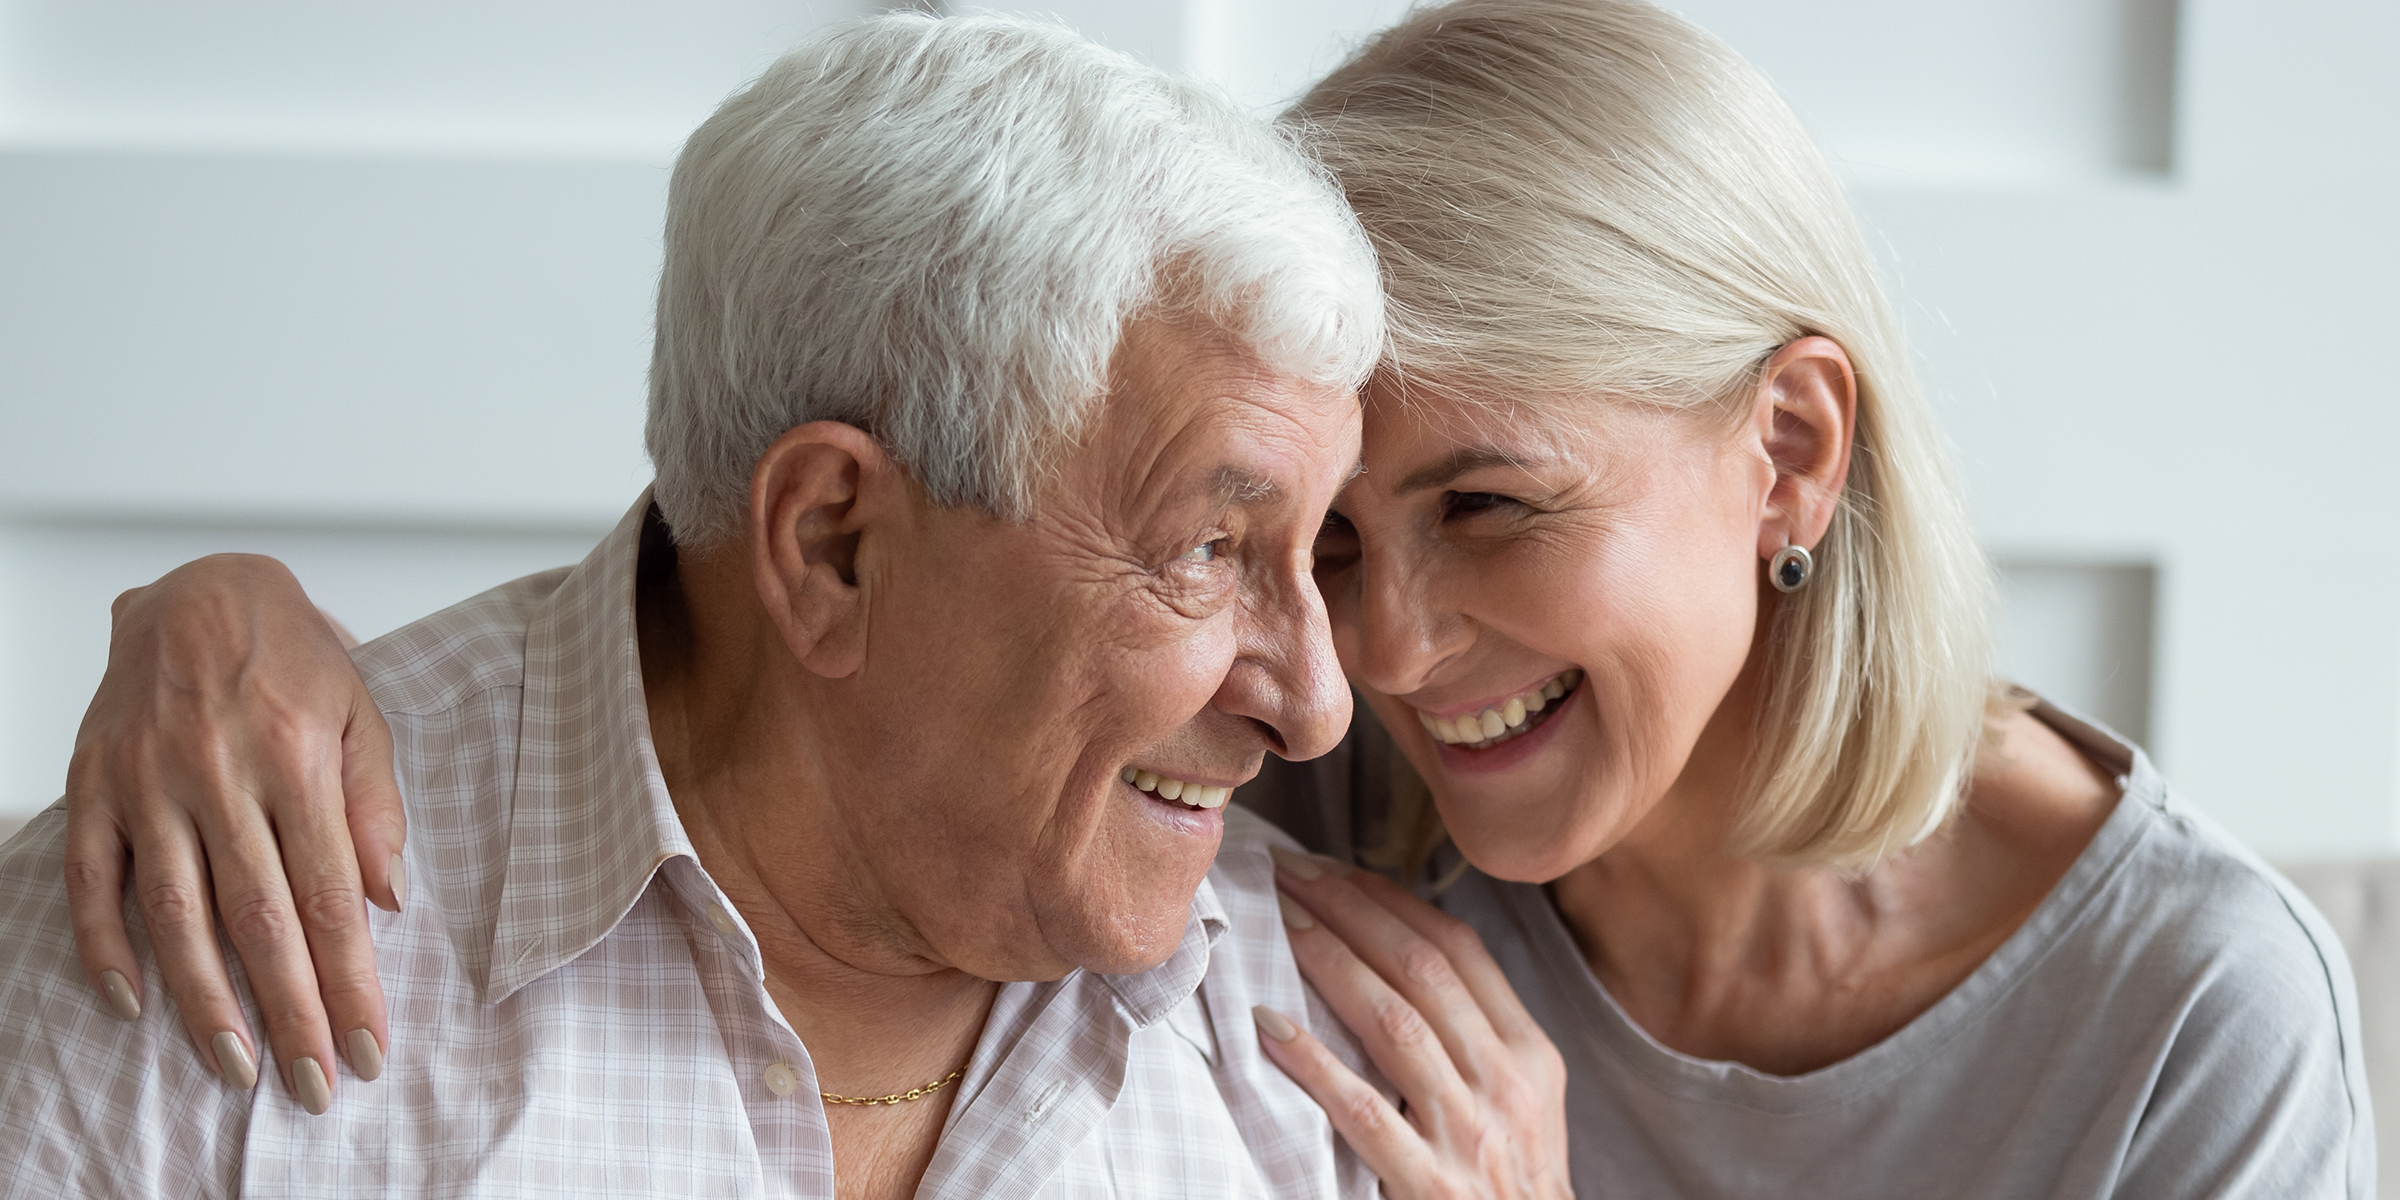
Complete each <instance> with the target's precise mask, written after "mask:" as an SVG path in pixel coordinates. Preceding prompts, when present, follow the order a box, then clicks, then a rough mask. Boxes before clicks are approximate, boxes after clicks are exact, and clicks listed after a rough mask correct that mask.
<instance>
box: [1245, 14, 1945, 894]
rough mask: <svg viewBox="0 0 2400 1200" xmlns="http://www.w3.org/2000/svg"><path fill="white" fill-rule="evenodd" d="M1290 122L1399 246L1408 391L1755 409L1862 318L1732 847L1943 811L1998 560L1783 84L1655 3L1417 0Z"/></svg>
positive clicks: (1899, 838) (1876, 837)
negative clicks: (1807, 575)
mask: <svg viewBox="0 0 2400 1200" xmlns="http://www.w3.org/2000/svg"><path fill="white" fill-rule="evenodd" d="M1285 120H1286V121H1287V122H1290V123H1292V124H1293V125H1295V126H1296V127H1298V128H1300V129H1302V130H1304V131H1305V134H1306V136H1307V139H1308V141H1309V142H1310V144H1311V146H1312V148H1313V149H1314V150H1315V151H1316V152H1317V153H1318V154H1319V155H1321V156H1322V158H1323V159H1324V161H1325V162H1326V163H1327V165H1329V166H1330V167H1331V168H1332V169H1333V171H1334V173H1335V175H1336V176H1337V177H1338V178H1339V180H1340V181H1341V184H1342V187H1343V189H1344V191H1345V192H1346V193H1347V194H1348V196H1349V200H1350V203H1351V205H1352V207H1353V208H1355V209H1356V210H1357V212H1358V214H1359V217H1360V219H1361V221H1362V222H1363V223H1364V224H1365V226H1366V228H1367V231H1368V234H1369V236H1370V237H1371V238H1372V239H1373V240H1374V243H1375V247H1376V250H1377V252H1378V253H1379V254H1380V256H1381V258H1382V266H1383V272H1384V287H1385V290H1386V293H1387V295H1388V297H1389V309H1388V313H1387V321H1388V323H1389V329H1390V337H1391V345H1390V349H1389V352H1388V356H1387V358H1386V360H1385V363H1384V366H1383V368H1382V370H1383V372H1384V380H1385V384H1386V386H1387V388H1388V390H1389V391H1390V392H1391V393H1392V394H1395V395H1398V396H1400V397H1402V399H1403V401H1404V402H1405V399H1406V397H1408V396H1409V395H1411V394H1416V395H1424V394H1428V393H1439V394H1448V395H1455V396H1469V397H1471V396H1475V395H1493V396H1506V397H1510V398H1512V399H1515V400H1518V401H1520V402H1528V398H1535V397H1554V398H1555V397H1590V398H1592V400H1593V402H1596V403H1608V402H1617V403H1636V404H1642V405H1647V406H1667V407H1671V408H1676V409H1688V410H1694V411H1697V412H1700V413H1707V414H1718V415H1724V416H1727V417H1732V416H1734V415H1735V414H1737V413H1738V412H1740V411H1746V409H1747V406H1748V404H1749V402H1750V399H1751V397H1752V396H1754V395H1755V389H1756V386H1757V384H1758V382H1759V372H1760V370H1761V368H1762V367H1763V366H1764V365H1765V363H1766V361H1767V360H1768V359H1769V358H1770V357H1771V356H1772V355H1773V354H1774V353H1775V352H1776V350H1778V349H1779V348H1781V347H1783V346H1784V345H1786V344H1788V343H1790V342H1792V341H1794V340H1795V339H1798V338H1801V337H1805V336H1808V335H1812V334H1816V335H1823V336H1825V337H1828V338H1831V339H1833V340H1834V341H1835V342H1838V343H1840V344H1841V346H1842V347H1843V348H1844V349H1845V350H1846V351H1847V352H1848V353H1849V355H1850V360H1851V362H1852V364H1853V366H1854V367H1855V369H1856V372H1857V380H1858V397H1857V431H1856V439H1855V444H1854V446H1853V449H1852V454H1851V462H1850V473H1849V478H1848V482H1847V486H1846V488H1845V490H1844V492H1843V494H1842V498H1841V501H1840V505H1839V507H1838V509H1837V511H1836V513H1835V515H1834V518H1833V524H1832V527H1831V528H1830V529H1829V530H1828V532H1827V533H1826V535H1825V537H1824V539H1823V540H1822V541H1821V542H1819V543H1818V544H1817V546H1816V547H1815V548H1814V550H1815V557H1816V569H1815V572H1814V575H1813V577H1812V578H1811V579H1810V580H1809V582H1808V584H1807V586H1806V587H1805V588H1803V589H1802V590H1801V591H1799V592H1797V593H1795V594H1792V595H1789V596H1786V597H1783V598H1782V599H1781V600H1780V601H1779V603H1778V607H1777V611H1776V613H1775V616H1774V619H1773V622H1772V625H1771V633H1770V634H1769V639H1770V640H1769V644H1768V645H1767V647H1766V648H1765V653H1766V654H1767V656H1768V659H1767V663H1766V674H1765V680H1764V695H1763V698H1762V701H1761V704H1760V709H1759V716H1758V727H1757V731H1756V736H1755V740H1754V742H1753V753H1752V761H1751V762H1750V764H1749V771H1750V775H1749V785H1748V786H1749V790H1750V793H1751V800H1750V803H1749V805H1748V807H1747V809H1746V810H1745V813H1744V816H1743V818H1742V821H1741V824H1740V826H1739V828H1738V831H1737V835H1736V838H1737V841H1736V845H1735V846H1734V849H1735V850H1736V851H1737V852H1740V853H1745V854H1750V855H1754V856H1758V857H1762V858H1769V859H1775V860H1782V861H1788V862H1794V863H1807V864H1815V865H1824V866H1834V867H1841V868H1856V867H1861V866H1864V865H1866V864H1869V863H1872V862H1873V861H1875V860H1876V859H1877V858H1878V857H1880V856H1881V855H1883V854H1885V853H1886V852H1887V851H1892V850H1897V849H1900V848H1902V847H1905V846H1908V845H1910V844H1913V843H1915V842H1916V841H1918V840H1920V839H1922V838H1924V837H1925V836H1927V835H1929V834H1930V833H1931V832H1932V831H1934V830H1935V829H1937V828H1939V827H1940V826H1941V824H1942V823H1943V821H1944V820H1945V819H1946V818H1947V817H1948V815H1949V814H1950V812H1951V811H1952V810H1953V809H1954V808H1955V807H1956V805H1957V802H1958V795H1959V792H1960V788H1961V780H1962V779H1963V777H1964V772H1965V771H1966V769H1967V767H1968V763H1969V758H1970V756H1971V754H1972V753H1973V750H1974V746H1975V743H1976V736H1977V731H1978V727H1979V723H1980V720H1981V716H1982V713H1983V710H1984V705H1985V701H1986V694H1987V688H1988V686H1989V684H1988V680H1989V676H1990V657H1991V651H1990V644H1989V634H1988V631H1987V628H1986V606H1987V603H1988V593H1989V591H1990V578H1989V571H1988V568H1987V566H1986V564H1985V562H1984V559H1983V556H1982V554H1981V552H1980V551H1979V550H1978V549H1977V547H1976V544H1975V540H1974V537H1973V535H1972V533H1971V531H1970V529H1969V527H1968V523H1967V519H1966V515H1965V512H1964V510H1963V507H1962V505H1961V503H1960V498H1959V491H1958V487H1957V484H1956V482H1955V481H1954V478H1953V476H1952V473H1951V471H1950V468H1949V465H1948V462H1947V455H1946V450H1945V445H1944V442H1943V440H1942V438H1941V436H1940V434H1939V433H1938V432H1937V431H1936V429H1935V428H1934V424H1933V420H1932V414H1931V412H1930V411H1929V409H1928V407H1927V404H1926V402H1925V399H1924V396H1923V394H1922V393H1921V392H1920V390H1919V388H1918V385H1917V381H1916V378H1915V376H1914V374H1913V372H1912V371H1911V369H1910V365H1909V361H1908V357H1907V352H1906V350H1905V348H1904V346H1903V344H1902V340H1901V336H1900V332H1899V328H1898V322H1897V320H1896V319H1895V317H1894V315H1893V313H1892V310H1891V306H1890V305H1889V303H1887V302H1886V300H1885V299H1884V296H1883V292H1882V289H1881V288H1880V287H1879V286H1878V284H1877V281H1876V277H1875V267H1874V262H1873V259H1872V257H1871V256H1870V255H1869V254H1868V251H1867V247H1866V243H1865V240H1864V239H1863V238H1862V237H1861V236H1860V234H1859V230H1858V226H1857V224H1856V222H1855V221H1854V219H1853V218H1852V216H1851V213H1850V209H1849V206H1848V204H1847V202H1846V201H1845V200H1844V198H1843V195H1842V191H1841V188H1840V186H1839V185H1838V184H1837V183H1836V181H1835V180H1834V178H1833V175H1832V172H1831V171H1830V170H1829V169H1828V168H1827V166H1826V164H1825V160H1824V157H1823V156H1822V155H1821V154H1820V153H1819V152H1818V150H1817V148H1816V145H1815V144H1814V143H1813V142H1812V141H1810V139H1809V137H1808V134H1807V133H1806V131H1804V130H1803V129H1802V128H1801V126H1800V124H1799V122H1798V120H1796V119H1795V118H1794V117H1793V116H1792V113H1791V110H1790V109H1788V108H1787V107H1785V105H1784V103H1783V101H1782V100H1781V99H1780V98H1779V97H1778V96H1777V95H1776V94H1775V91H1774V89H1773V88H1772V87H1770V86H1769V85H1768V84H1767V82H1766V80H1765V79H1763V78H1762V77H1760V76H1759V74H1758V73H1757V72H1756V71H1755V70H1753V69H1752V68H1751V67H1750V65H1749V64H1748V63H1746V62H1744V61H1743V60H1742V59H1741V57H1740V56H1739V55H1737V54H1735V53H1734V52H1733V51H1732V49H1730V48H1729V47H1727V46H1726V45H1725V44H1724V43H1722V42H1720V41H1718V40H1717V39H1716V38H1714V37H1712V36H1710V35H1709V34H1707V33H1705V32H1703V31H1702V30H1700V29H1697V28H1695V27H1694V26H1692V25H1691V24H1690V23H1688V22H1686V21H1684V20H1682V19H1681V18H1679V17H1676V16H1674V15H1672V14H1670V13H1667V12H1664V11H1662V10H1660V9H1658V8H1655V7H1652V6H1651V5H1648V4H1644V3H1640V2H1638V0H1458V2H1457V3H1452V4H1445V5H1442V6H1440V7H1435V8H1426V9H1421V10H1418V11H1416V12H1413V13H1411V14H1410V15H1409V17H1408V18H1407V19H1406V20H1404V21H1402V22H1401V23H1400V24H1399V25H1398V26H1396V27H1394V28H1392V29H1391V30H1388V31H1386V32H1385V33H1383V34H1382V35H1380V36H1378V37H1377V38H1375V39H1374V40H1373V41H1372V42H1370V43H1368V44H1367V45H1366V46H1365V47H1363V48H1362V49H1361V50H1360V51H1359V52H1358V53H1357V54H1356V55H1355V56H1354V57H1353V58H1352V59H1351V60H1350V61H1349V62H1348V63H1346V64H1345V65H1343V66H1342V67H1341V68H1340V69H1338V70H1336V71H1335V72H1334V73H1333V74H1332V75H1330V76H1328V77H1326V79H1325V80H1324V81H1323V82H1322V83H1319V84H1318V85H1317V86H1316V87H1315V88H1314V89H1313V90H1311V91H1310V92H1309V93H1308V94H1307V95H1306V96H1305V97H1303V98H1302V99H1301V100H1300V101H1299V103H1298V104H1297V105H1295V106H1294V107H1293V109H1292V110H1291V111H1290V112H1289V113H1288V114H1286V116H1285ZM1530 403H1532V404H1534V405H1535V407H1536V408H1537V409H1538V407H1539V406H1540V405H1541V404H1542V403H1544V402H1542V401H1538V400H1535V401H1530ZM1547 403H1550V404H1557V403H1560V401H1558V400H1555V399H1554V400H1551V401H1548V402H1547ZM1427 809H1428V811H1430V806H1427ZM1408 824H1409V823H1408V822H1405V821H1398V820H1396V821H1395V822H1394V823H1393V831H1394V833H1395V835H1396V836H1397V837H1398V838H1399V839H1400V840H1401V841H1402V842H1404V843H1405V842H1415V843H1417V844H1418V846H1419V847H1420V850H1421V848H1422V847H1423V846H1424V845H1427V844H1429V843H1427V842H1426V840H1425V838H1424V837H1423V836H1422V835H1423V831H1424V828H1425V827H1426V825H1428V824H1430V819H1429V821H1428V822H1426V823H1421V824H1420V825H1419V826H1418V828H1417V829H1416V831H1415V833H1414V835H1412V832H1411V831H1410V830H1409V829H1407V828H1404V826H1406V825H1408ZM1437 828H1438V827H1437ZM1436 836H1438V835H1436ZM1416 861H1417V862H1419V863H1421V862H1422V858H1421V857H1419V858H1417V860H1416Z"/></svg>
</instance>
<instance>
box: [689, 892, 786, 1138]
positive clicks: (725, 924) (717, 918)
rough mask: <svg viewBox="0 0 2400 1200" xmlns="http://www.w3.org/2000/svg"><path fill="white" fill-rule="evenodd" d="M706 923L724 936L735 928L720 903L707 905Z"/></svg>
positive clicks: (729, 915) (728, 934)
mask: <svg viewBox="0 0 2400 1200" xmlns="http://www.w3.org/2000/svg"><path fill="white" fill-rule="evenodd" d="M708 923H709V924H711V925H714V926H716V927H717V932H718V933H721V934H724V935H725V936H726V937H732V936H733V934H734V930H735V928H736V926H735V925H734V923H733V914H732V913H729V912H726V911H725V906H724V905H722V904H711V905H709V906H708ZM782 1094H783V1093H781V1092H777V1093H776V1095H779V1096H780V1095H782Z"/></svg>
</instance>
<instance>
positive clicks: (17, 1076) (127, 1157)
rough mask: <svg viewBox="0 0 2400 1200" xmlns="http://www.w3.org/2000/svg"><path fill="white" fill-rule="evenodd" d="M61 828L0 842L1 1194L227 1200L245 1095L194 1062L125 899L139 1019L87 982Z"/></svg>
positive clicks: (45, 824) (56, 822) (57, 819)
mask: <svg viewBox="0 0 2400 1200" xmlns="http://www.w3.org/2000/svg"><path fill="white" fill-rule="evenodd" d="M66 823H67V820H66V806H65V805H64V804H63V803H61V804H57V805H53V806H52V807H50V808H49V809H47V810H45V811H43V812H42V813H40V814H39V815H37V816H35V817H34V818H33V820H32V821H30V822H28V823H27V824H26V826H25V828H24V830H23V831H21V832H20V833H19V834H18V835H17V836H16V837H14V838H12V839H10V840H9V841H8V842H7V844H6V845H5V846H0V1197H15V1196H20V1195H22V1196H36V1195H93V1196H101V1195H179V1196H183V1195H190V1196H203V1195H230V1194H232V1193H233V1191H234V1188H235V1180H236V1176H237V1174H238V1164H239V1157H240V1148H241V1143H242V1130H243V1127H244V1125H245V1123H246V1121H247V1119H248V1114H249V1109H250V1102H251V1100H252V1099H253V1097H252V1095H251V1094H249V1093H244V1092H237V1091H235V1090H233V1089H232V1088H230V1087H227V1086H226V1085H225V1084H224V1083H223V1082H222V1081H221V1080H219V1079H218V1078H217V1077H216V1076H215V1075H214V1074H211V1073H210V1072H209V1071H208V1070H207V1068H206V1066H205V1064H203V1063H202V1061H201V1059H200V1056H199V1055H197V1054H195V1053H193V1051H192V1047H191V1044H190V1042H189V1041H188V1040H187V1039H186V1038H185V1037H184V1034H183V1025H182V1022H181V1021H180V1020H179V1019H178V1017H177V1015H176V1011H175V1007H174V1003H173V1001H172V1000H170V999H169V998H168V997H167V996H166V994H165V993H164V992H163V991H161V990H160V989H159V987H158V971H157V959H156V958H155V956H153V955H152V954H151V953H150V947H149V939H148V937H147V935H146V931H145V927H144V924H143V922H142V919H141V914H140V913H139V912H138V911H136V910H135V908H134V907H133V906H132V905H131V904H128V906H127V909H126V924H127V927H128V932H129V933H130V934H131V935H132V938H133V944H134V949H135V952H136V954H137V955H138V956H139V957H140V960H141V963H142V966H143V972H142V973H143V975H144V978H143V979H141V980H139V981H136V990H137V991H138V992H139V994H140V999H141V1005H142V1015H141V1017H140V1018H139V1019H138V1020H133V1021H126V1020H121V1019H119V1018H118V1017H117V1016H116V1014H115V1013H113V1012H111V1011H110V1010H109V1009H108V1006H107V1003H106V1001H104V1000H103V999H102V998H101V996H100V994H99V992H98V990H97V989H95V988H94V987H93V986H92V982H91V980H90V979H89V978H87V977H86V975H85V972H84V970H83V965H82V963H81V961H80V960H79V959H78V958H77V957H76V954H75V943H74V935H73V931H72V929H71V927H70V925H69V922H68V914H67V896H66V884H65V877H64V872H63V867H62V864H63V862H64V858H65V849H66ZM263 1086H270V1087H271V1086H273V1085H272V1084H271V1083H270V1084H267V1085H263Z"/></svg>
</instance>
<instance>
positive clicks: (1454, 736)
mask: <svg viewBox="0 0 2400 1200" xmlns="http://www.w3.org/2000/svg"><path fill="white" fill-rule="evenodd" d="M1582 681H1583V672H1581V671H1561V672H1559V673H1558V674H1556V675H1553V676H1551V677H1550V679H1549V680H1548V681H1547V682H1545V683H1543V684H1542V686H1540V687H1537V688H1535V689H1533V690H1532V691H1530V692H1526V693H1525V694H1524V695H1521V696H1510V697H1509V698H1508V700H1507V702H1506V703H1503V704H1502V705H1500V706H1499V707H1498V708H1487V709H1484V710H1483V711H1481V712H1471V713H1468V714H1466V715H1465V716H1462V717H1457V718H1454V719H1450V720H1444V719H1443V718H1441V717H1437V716H1434V715H1433V714H1431V713H1427V712H1419V713H1418V714H1417V720H1418V721H1419V722H1421V723H1423V724H1424V726H1425V732H1427V733H1430V734H1432V735H1433V738H1434V740H1435V741H1438V742H1446V743H1448V744H1450V745H1453V746H1465V747H1467V748H1468V749H1470V750H1481V749H1484V748H1485V747H1487V746H1491V745H1494V744H1496V743H1499V742H1504V741H1507V740H1508V739H1510V738H1512V737H1515V736H1517V735H1518V734H1520V733H1523V732H1525V729H1526V722H1528V721H1531V720H1532V719H1533V714H1535V713H1538V712H1540V711H1542V710H1543V709H1545V708H1548V707H1550V702H1551V701H1553V700H1556V699H1558V698H1559V697H1561V696H1564V695H1566V694H1567V693H1568V692H1571V691H1574V690H1575V685H1576V684H1578V683H1581V682H1582Z"/></svg>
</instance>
